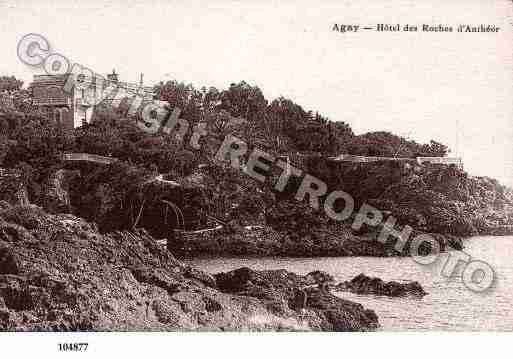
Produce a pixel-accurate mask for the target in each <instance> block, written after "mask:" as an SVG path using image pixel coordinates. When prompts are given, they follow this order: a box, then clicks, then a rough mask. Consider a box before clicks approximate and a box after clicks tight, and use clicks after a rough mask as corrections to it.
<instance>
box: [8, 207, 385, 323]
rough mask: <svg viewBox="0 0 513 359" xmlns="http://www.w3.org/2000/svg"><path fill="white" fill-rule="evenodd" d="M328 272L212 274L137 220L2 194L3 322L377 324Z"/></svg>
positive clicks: (281, 271) (247, 270)
mask: <svg viewBox="0 0 513 359" xmlns="http://www.w3.org/2000/svg"><path fill="white" fill-rule="evenodd" d="M325 277H326V276H325V275H322V273H320V272H318V273H311V274H310V275H308V276H299V275H296V274H294V273H290V272H287V271H285V270H280V271H264V272H257V271H252V270H250V269H248V268H241V269H239V270H235V271H232V272H229V273H219V274H217V275H215V276H212V275H209V274H206V273H204V272H201V271H199V270H197V269H195V268H193V267H190V266H187V265H185V264H183V263H182V262H180V261H179V260H177V259H176V258H175V257H174V256H173V255H172V254H171V253H170V252H168V251H167V250H166V249H165V248H162V246H159V245H158V244H157V242H156V240H155V239H154V238H153V237H151V236H150V235H148V233H147V232H146V231H144V230H137V231H135V232H127V231H117V232H113V233H110V234H100V233H99V232H98V229H97V227H96V226H95V225H94V224H91V223H88V222H86V221H84V220H83V219H80V218H77V217H75V216H73V215H66V214H58V215H52V214H47V213H46V212H44V211H43V210H42V209H41V208H39V207H36V206H12V205H10V204H8V203H7V202H5V201H1V202H0V329H1V330H4V331H13V330H17V331H34V330H43V331H46V330H51V331H55V330H58V331H76V330H83V331H84V330H85V331H88V330H95V331H97V330H307V331H308V330H314V331H366V330H374V329H376V328H378V327H379V323H378V318H377V316H376V314H375V313H374V312H373V311H371V310H368V309H365V308H364V307H363V306H362V305H360V304H358V303H354V302H351V301H347V300H343V299H341V298H338V297H336V296H334V295H332V294H330V293H329V292H328V291H324V290H321V289H319V288H317V287H316V286H315V285H314V284H315V283H318V282H320V281H323V280H324V279H326V278H325ZM311 285H314V286H311Z"/></svg>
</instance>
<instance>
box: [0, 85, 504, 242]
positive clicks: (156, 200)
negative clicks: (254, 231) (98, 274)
mask: <svg viewBox="0 0 513 359" xmlns="http://www.w3.org/2000/svg"><path fill="white" fill-rule="evenodd" d="M17 84H18V85H19V86H18V85H17ZM16 86H18V87H16ZM0 87H2V88H3V87H6V88H9V89H10V91H11V92H10V96H11V97H13V98H15V99H16V100H15V101H13V103H12V105H11V106H2V108H0V148H1V151H0V167H3V168H12V169H16V170H17V171H19V172H20V173H21V174H22V177H23V178H24V181H25V182H26V186H27V189H28V194H29V198H30V200H31V202H33V203H36V204H39V205H42V206H44V207H45V204H46V203H47V202H48V196H49V195H48V191H49V190H48V188H53V187H52V186H54V184H52V183H54V182H55V181H54V179H55V178H60V179H62V180H63V182H64V183H63V185H62V191H63V192H64V193H67V192H69V193H68V195H67V196H66V195H63V196H61V197H62V198H65V199H66V198H67V202H66V201H65V203H64V205H63V206H60V207H59V211H62V210H65V211H70V212H73V213H75V214H77V215H79V216H81V217H84V218H86V219H89V220H92V221H95V222H97V223H98V224H99V225H100V228H101V229H102V230H105V231H112V230H115V229H124V228H135V227H137V226H139V227H146V228H148V229H149V230H151V231H153V232H154V233H155V234H158V235H165V234H166V233H167V232H168V229H169V228H185V229H197V228H204V227H205V226H208V225H211V224H212V222H211V221H212V220H215V221H218V222H219V221H220V222H222V223H236V224H237V225H242V224H266V225H269V226H271V227H273V228H275V229H276V230H279V231H284V230H288V231H291V233H292V232H294V233H295V235H296V237H297V236H299V238H298V240H301V238H303V237H302V236H303V234H305V233H307V232H308V231H310V232H314V231H315V230H317V229H318V228H324V229H323V230H329V229H330V228H331V227H330V222H329V221H328V220H327V219H326V218H325V217H324V216H323V215H322V214H321V213H316V212H315V211H313V210H312V209H310V208H308V207H307V206H306V205H304V204H299V203H297V202H296V201H295V200H294V199H293V193H294V191H295V189H297V185H298V184H299V181H296V182H297V183H292V184H291V185H290V186H289V187H290V188H287V191H286V193H284V194H282V193H275V192H274V191H273V190H272V189H271V185H270V183H265V184H261V183H257V182H255V181H253V180H251V179H249V178H248V177H247V176H245V175H244V174H243V173H241V172H240V171H236V170H233V169H231V168H229V167H228V166H227V165H224V164H221V163H218V162H215V161H214V160H213V159H214V157H215V153H216V151H217V149H218V148H219V145H220V144H221V142H222V140H223V139H224V137H225V136H226V135H227V134H229V133H233V134H235V135H236V136H238V137H239V138H241V139H243V140H244V141H245V142H246V143H248V145H249V147H250V148H251V147H253V146H256V147H259V148H261V149H263V150H266V151H268V152H270V153H272V154H274V155H288V154H298V153H299V154H302V155H304V159H305V160H304V161H303V163H302V167H303V169H304V170H307V171H308V172H309V173H311V174H312V175H315V176H317V177H319V178H321V179H323V180H324V181H325V182H326V183H327V184H328V186H329V188H330V189H331V190H334V189H343V190H345V191H347V192H348V193H350V194H351V195H352V196H353V197H354V198H355V199H356V202H357V204H361V203H363V202H367V203H371V204H373V205H375V206H377V207H378V208H380V209H384V210H387V211H390V212H391V213H393V214H394V216H396V217H397V218H398V219H399V220H400V223H401V224H410V225H412V226H414V227H415V228H418V229H421V230H424V231H428V232H438V233H444V234H455V235H461V236H465V235H470V234H474V233H491V232H492V231H493V230H494V229H495V228H497V227H500V226H504V225H508V224H511V223H513V216H512V213H513V210H512V208H513V196H512V195H511V192H510V191H509V190H508V189H506V188H505V187H503V186H501V185H500V184H499V183H497V182H496V181H494V180H491V179H486V178H472V177H469V176H468V175H467V174H466V173H465V172H463V171H460V170H458V169H456V168H454V167H446V166H427V167H426V166H425V167H419V166H411V165H404V164H399V163H396V162H382V163H379V164H351V165H347V164H334V163H332V162H328V161H326V157H328V156H333V155H338V154H340V153H350V154H357V155H370V156H388V157H392V156H393V157H416V156H444V155H446V154H447V152H448V148H447V147H446V146H445V145H443V144H441V143H438V142H436V141H431V142H430V143H429V144H419V143H416V142H414V141H411V140H407V139H405V138H402V137H399V136H396V135H394V134H391V133H388V132H372V133H367V134H362V135H358V136H356V135H355V134H354V133H353V131H352V129H351V127H350V126H349V125H348V124H346V123H344V122H340V121H338V122H337V121H331V120H329V119H327V118H326V117H324V116H322V115H321V114H319V113H317V112H313V111H308V110H305V109H303V108H302V107H301V106H300V105H299V104H296V103H294V102H293V101H292V100H289V99H286V98H283V97H280V98H278V99H275V100H272V101H268V100H267V99H266V98H265V97H264V96H263V94H262V91H261V90H260V89H259V88H258V87H253V86H250V85H249V84H247V83H245V82H240V83H238V84H232V85H231V86H230V87H229V88H228V89H226V90H218V89H216V88H210V89H206V88H202V89H200V90H197V89H195V88H194V87H193V86H192V85H185V84H183V83H178V82H167V83H160V84H159V85H158V86H156V88H155V90H156V93H157V95H158V98H159V99H160V100H163V101H167V102H169V104H170V105H171V108H174V107H178V108H180V109H181V117H182V118H184V119H186V120H187V121H188V122H189V124H190V126H191V128H192V127H193V126H195V125H196V124H198V123H204V124H206V126H207V132H208V136H206V137H202V139H201V141H200V144H201V150H196V149H194V148H192V147H191V146H190V144H189V140H190V137H191V133H192V130H191V129H190V130H189V132H188V133H187V135H186V136H185V138H184V139H183V141H180V140H178V139H177V138H176V136H175V135H174V134H173V133H172V134H170V135H169V134H165V133H162V132H161V133H157V134H155V135H150V134H148V133H146V132H144V131H142V130H141V129H139V127H138V126H137V125H136V122H135V121H137V119H127V118H126V108H125V107H126V106H120V107H118V108H113V107H112V106H109V105H108V104H103V105H101V106H97V107H96V108H95V115H94V119H93V122H92V124H90V125H86V126H83V127H81V128H78V129H75V130H74V131H73V132H71V133H70V132H66V131H64V130H62V129H61V128H60V127H59V126H58V125H57V124H56V123H55V122H53V120H52V119H51V118H50V117H49V116H47V115H46V114H45V113H44V112H41V111H40V110H39V109H37V108H35V107H34V106H32V105H31V102H30V93H29V92H28V91H26V90H23V89H21V84H19V83H18V82H16V80H15V79H14V80H13V79H12V78H6V79H0ZM234 120H235V121H234ZM66 151H69V152H87V153H92V154H98V155H103V156H112V157H116V158H118V159H119V160H120V161H119V162H118V163H117V164H115V165H113V166H110V167H105V166H97V165H85V164H81V165H75V166H71V165H70V164H67V163H63V162H62V159H61V154H62V153H63V152H66ZM63 170H64V172H62V171H63ZM59 171H61V172H59ZM56 173H59V176H57V177H55V174H56ZM158 174H165V175H166V179H172V180H174V181H178V182H180V183H181V187H180V188H179V189H177V188H176V187H173V186H169V185H166V184H165V183H161V182H156V181H154V179H155V177H156V176H157V175H158ZM52 176H54V177H52ZM52 181H53V182H52ZM57 192H59V191H57ZM58 197H59V196H58ZM59 198H60V197H59ZM62 198H61V199H60V200H62ZM166 202H171V203H172V204H174V205H175V206H176V207H178V211H177V210H175V209H174V210H173V211H172V212H173V213H168V211H169V207H168V206H167V205H166ZM178 212H180V213H178ZM180 216H183V218H185V219H181V218H180ZM209 223H210V224H209ZM326 228H327V229H326ZM332 229H333V228H332ZM333 230H335V229H333Z"/></svg>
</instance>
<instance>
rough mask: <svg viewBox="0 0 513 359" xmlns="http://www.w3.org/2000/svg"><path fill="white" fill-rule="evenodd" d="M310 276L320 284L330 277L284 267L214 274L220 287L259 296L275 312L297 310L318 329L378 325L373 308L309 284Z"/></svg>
mask: <svg viewBox="0 0 513 359" xmlns="http://www.w3.org/2000/svg"><path fill="white" fill-rule="evenodd" d="M312 277H315V278H316V279H317V280H318V281H319V284H321V283H322V282H323V280H331V278H330V276H329V275H327V274H326V273H322V272H314V273H313V274H312V273H310V274H309V275H308V276H300V275H297V274H294V273H291V272H288V271H286V270H284V269H282V270H268V271H254V270H252V269H250V268H240V269H236V270H233V271H230V272H227V273H218V274H216V275H215V278H216V282H217V285H218V287H219V289H220V290H221V291H224V292H226V293H231V294H237V295H241V296H249V297H256V298H259V299H260V300H262V301H263V302H264V303H265V304H266V306H267V308H268V309H269V310H270V311H271V312H273V313H275V314H280V315H290V311H291V310H292V311H295V312H300V313H301V315H302V316H303V318H304V319H305V320H306V321H307V322H308V323H309V326H310V327H313V328H314V329H317V330H335V331H363V330H370V329H375V328H377V327H378V318H377V316H376V314H375V313H374V312H373V311H372V310H368V309H365V308H363V306H362V305H360V304H358V303H354V302H351V301H348V300H344V299H341V298H339V297H336V296H334V295H332V294H331V293H330V292H329V291H327V290H326V289H325V287H323V286H322V285H319V286H311V285H310V284H311V280H312Z"/></svg>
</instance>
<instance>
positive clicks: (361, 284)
mask: <svg viewBox="0 0 513 359" xmlns="http://www.w3.org/2000/svg"><path fill="white" fill-rule="evenodd" d="M335 288H336V289H338V290H347V291H350V292H352V293H356V294H373V295H383V296H387V297H406V296H414V297H423V296H425V295H426V294H427V293H426V292H425V291H424V289H423V288H422V286H421V285H420V284H419V283H418V282H407V283H398V282H395V281H390V282H384V281H383V280H381V279H379V278H373V277H368V276H366V275H365V274H359V275H357V276H356V277H354V278H353V279H351V280H350V281H349V282H344V283H340V284H339V285H337V286H336V287H335Z"/></svg>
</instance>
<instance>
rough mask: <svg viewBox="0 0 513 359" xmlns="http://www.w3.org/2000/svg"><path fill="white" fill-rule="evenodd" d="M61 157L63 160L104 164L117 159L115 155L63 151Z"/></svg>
mask: <svg viewBox="0 0 513 359" xmlns="http://www.w3.org/2000/svg"><path fill="white" fill-rule="evenodd" d="M62 159H63V160H64V161H87V162H95V163H100V164H105V165H110V164H112V163H114V162H116V161H117V160H118V159H117V158H115V157H105V156H99V155H92V154H89V153H64V154H63V155H62Z"/></svg>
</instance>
